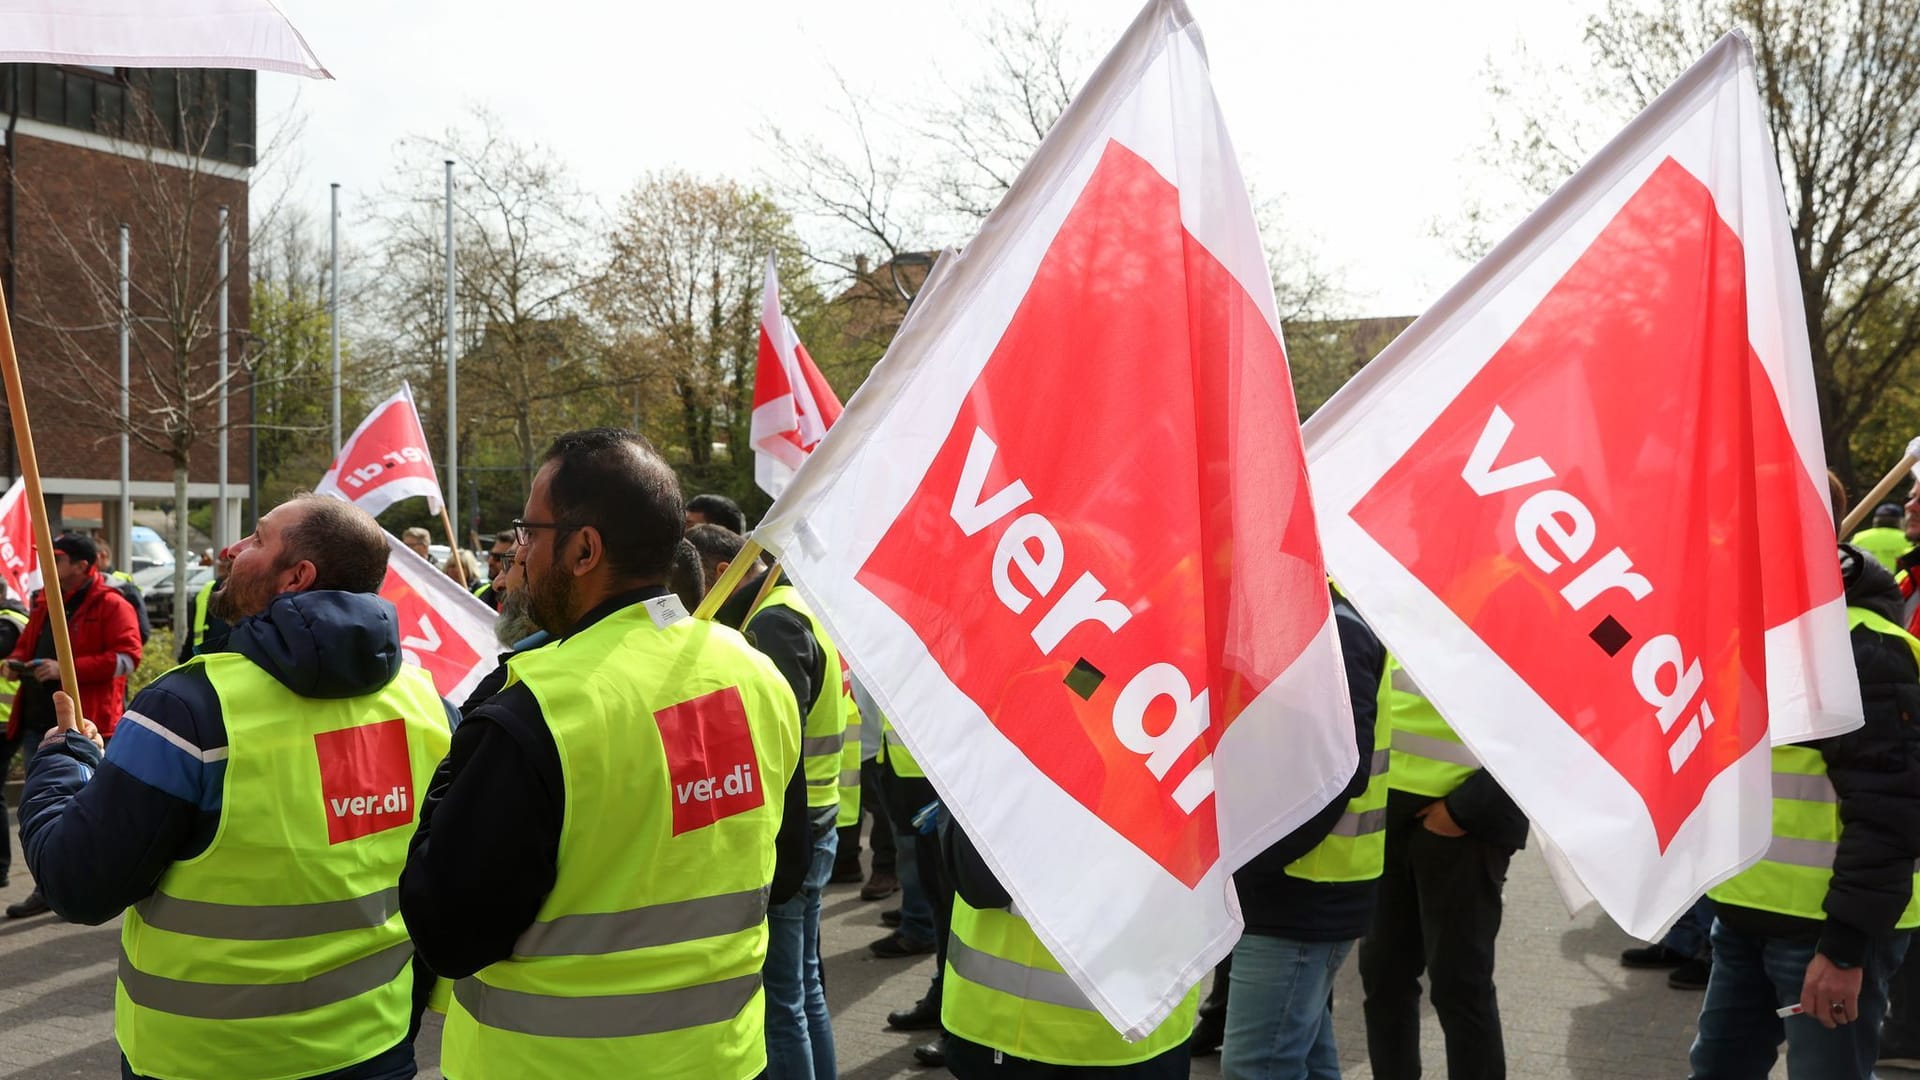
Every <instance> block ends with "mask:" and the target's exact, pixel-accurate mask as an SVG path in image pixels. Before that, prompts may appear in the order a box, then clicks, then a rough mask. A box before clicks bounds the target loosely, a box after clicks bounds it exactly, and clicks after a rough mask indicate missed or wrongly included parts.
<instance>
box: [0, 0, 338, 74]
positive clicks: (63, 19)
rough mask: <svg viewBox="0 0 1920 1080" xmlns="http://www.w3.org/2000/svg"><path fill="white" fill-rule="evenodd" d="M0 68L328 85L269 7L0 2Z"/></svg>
mask: <svg viewBox="0 0 1920 1080" xmlns="http://www.w3.org/2000/svg"><path fill="white" fill-rule="evenodd" d="M0 60H8V61H21V62H25V63H31V64H110V65H112V66H114V67H184V68H256V69H258V70H261V71H280V72H285V73H287V74H290V75H305V76H307V77H309V78H315V79H329V78H332V76H331V75H329V74H327V69H326V68H323V67H321V66H320V60H319V58H317V57H315V56H314V55H313V50H312V49H309V48H308V47H307V43H306V41H305V40H304V39H303V38H301V36H300V31H298V30H295V29H294V28H293V24H292V23H289V22H288V21H287V17H286V16H285V15H282V14H281V13H280V9H279V8H277V7H275V6H274V4H273V0H0Z"/></svg>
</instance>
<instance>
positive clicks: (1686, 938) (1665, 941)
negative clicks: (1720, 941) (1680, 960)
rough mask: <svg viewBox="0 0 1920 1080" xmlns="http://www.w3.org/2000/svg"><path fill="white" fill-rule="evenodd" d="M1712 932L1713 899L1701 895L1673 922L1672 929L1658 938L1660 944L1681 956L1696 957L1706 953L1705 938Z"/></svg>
mask: <svg viewBox="0 0 1920 1080" xmlns="http://www.w3.org/2000/svg"><path fill="white" fill-rule="evenodd" d="M1712 933H1713V901H1712V900H1710V899H1708V898H1707V897H1704V896H1703V897H1701V898H1700V899H1698V900H1695V901H1694V902H1693V906H1692V907H1690V908H1688V909H1687V913H1686V914H1685V915H1682V916H1680V918H1679V919H1678V920H1676V921H1675V922H1674V924H1673V929H1671V930H1669V931H1667V936H1666V937H1663V938H1661V939H1660V944H1662V945H1665V946H1666V947H1667V948H1669V949H1672V950H1673V951H1674V952H1677V953H1679V954H1680V955H1682V956H1691V957H1694V958H1696V959H1697V958H1699V957H1703V956H1705V955H1707V939H1708V937H1709V935H1711V934H1712Z"/></svg>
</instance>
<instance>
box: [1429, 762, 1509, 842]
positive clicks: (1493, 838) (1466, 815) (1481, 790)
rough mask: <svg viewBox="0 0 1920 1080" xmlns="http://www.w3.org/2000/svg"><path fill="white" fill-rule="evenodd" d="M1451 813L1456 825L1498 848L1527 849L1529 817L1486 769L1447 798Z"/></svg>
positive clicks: (1471, 775) (1461, 784) (1466, 780)
mask: <svg viewBox="0 0 1920 1080" xmlns="http://www.w3.org/2000/svg"><path fill="white" fill-rule="evenodd" d="M1447 813H1449V814H1451V815H1453V821H1454V824H1456V825H1458V826H1460V827H1461V828H1463V829H1465V830H1467V832H1468V833H1469V834H1471V835H1473V836H1475V837H1478V838H1479V839H1481V840H1485V841H1486V842H1487V843H1489V844H1492V845H1494V846H1495V847H1503V848H1506V849H1508V850H1509V851H1519V850H1520V849H1521V848H1523V847H1526V846H1527V815H1526V814H1525V813H1523V812H1522V811H1521V809H1520V806H1519V804H1518V803H1515V802H1514V801H1513V797H1512V796H1511V795H1508V794H1507V789H1506V788H1503V787H1501V786H1500V782H1499V781H1498V780H1495V779H1494V778H1493V774H1492V773H1490V772H1488V771H1487V770H1485V769H1481V770H1480V771H1478V772H1475V773H1472V774H1470V775H1468V777H1467V778H1466V779H1465V780H1462V781H1460V786H1459V787H1457V788H1454V789H1453V791H1452V792H1450V793H1449V794H1448V795H1447Z"/></svg>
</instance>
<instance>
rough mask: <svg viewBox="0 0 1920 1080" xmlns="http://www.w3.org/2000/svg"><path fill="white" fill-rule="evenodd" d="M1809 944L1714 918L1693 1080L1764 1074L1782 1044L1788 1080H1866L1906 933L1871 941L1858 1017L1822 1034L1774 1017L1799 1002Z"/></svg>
mask: <svg viewBox="0 0 1920 1080" xmlns="http://www.w3.org/2000/svg"><path fill="white" fill-rule="evenodd" d="M1813 946H1814V943H1813V942H1812V941H1793V940H1789V939H1785V938H1763V937H1753V936H1751V935H1748V934H1743V933H1741V932H1739V931H1738V930H1734V929H1732V928H1731V927H1729V926H1727V924H1726V923H1725V922H1722V921H1720V920H1719V919H1715V920H1714V923H1713V975H1712V977H1711V978H1709V980H1708V981H1707V997H1706V1000H1705V1001H1704V1002H1702V1003H1701V1005H1700V1034H1699V1035H1698V1036H1696V1037H1695V1038H1694V1040H1693V1052H1692V1054H1691V1055H1690V1060H1691V1064H1692V1066H1693V1080H1754V1078H1756V1077H1764V1076H1766V1075H1767V1073H1768V1071H1769V1070H1771V1069H1772V1068H1773V1063H1774V1061H1775V1060H1776V1059H1777V1058H1778V1057H1779V1053H1780V1043H1781V1042H1782V1041H1784V1042H1785V1043H1786V1044H1787V1076H1788V1077H1790V1078H1791V1080H1849V1078H1852V1080H1871V1078H1872V1076H1873V1063H1874V1060H1875V1059H1876V1058H1878V1057H1879V1055H1880V1018H1881V1017H1882V1016H1884V1015H1885V1014H1886V1011H1887V980H1888V979H1889V978H1891V977H1892V976H1893V973H1894V971H1895V970H1896V969H1897V968H1899V966H1900V959H1901V957H1903V956H1905V955H1906V952H1907V935H1906V934H1890V935H1888V936H1887V937H1884V938H1878V939H1875V940H1874V942H1873V944H1872V945H1870V946H1869V947H1868V949H1867V956H1866V962H1865V963H1864V964H1862V965H1861V967H1862V969H1863V971H1862V978H1861V980H1860V1015H1859V1017H1858V1018H1857V1019H1855V1020H1854V1021H1853V1022H1852V1023H1850V1024H1842V1025H1840V1026H1839V1027H1837V1028H1834V1029H1832V1030H1828V1029H1827V1028H1826V1027H1824V1026H1822V1025H1821V1023H1820V1021H1818V1020H1815V1019H1814V1018H1812V1017H1810V1016H1794V1017H1789V1018H1787V1019H1786V1020H1782V1019H1780V1018H1779V1017H1777V1016H1775V1015H1774V1014H1773V1011H1774V1010H1775V1009H1778V1008H1780V1007H1781V1006H1783V1005H1792V1004H1794V1003H1796V1002H1798V1001H1799V1000H1800V987H1801V984H1802V983H1803V982H1805V980H1806V976H1807V964H1808V963H1810V962H1811V961H1812V960H1813V951H1814V948H1813Z"/></svg>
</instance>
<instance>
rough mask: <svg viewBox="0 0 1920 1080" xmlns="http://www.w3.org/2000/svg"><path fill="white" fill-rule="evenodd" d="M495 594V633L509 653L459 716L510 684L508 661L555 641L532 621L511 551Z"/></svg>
mask: <svg viewBox="0 0 1920 1080" xmlns="http://www.w3.org/2000/svg"><path fill="white" fill-rule="evenodd" d="M502 535H503V536H505V537H507V538H509V539H511V538H512V536H513V534H512V533H504V534H502ZM492 596H493V599H494V600H495V601H496V602H497V603H498V605H499V608H498V610H497V611H496V612H495V613H494V617H493V636H494V638H495V639H497V640H498V641H499V642H500V646H501V648H503V649H505V650H506V652H503V653H501V654H500V663H499V665H498V666H497V667H495V668H494V669H493V670H492V671H490V672H488V673H487V675H486V677H485V678H483V679H481V680H480V681H479V682H478V683H475V684H474V687H473V692H472V693H470V694H468V695H467V700H465V701H463V702H461V703H460V715H461V716H462V717H463V718H464V717H467V716H471V715H472V714H473V710H475V709H477V708H479V707H480V706H481V705H484V704H485V703H486V702H487V700H488V699H489V698H491V697H493V695H495V694H497V693H499V692H500V689H501V688H502V687H504V686H506V685H507V661H509V660H512V659H513V658H514V657H516V656H518V655H520V654H521V653H523V652H526V651H527V650H529V649H537V648H539V647H540V646H542V645H545V644H546V643H547V642H549V641H552V640H553V635H552V634H549V633H547V632H546V631H545V630H542V629H540V626H539V624H537V623H535V622H534V621H533V608H532V605H531V604H530V603H529V601H528V599H527V582H526V575H525V574H524V573H523V572H522V571H521V569H520V563H519V562H518V561H517V560H515V559H514V557H513V552H512V551H511V550H509V551H508V552H507V555H506V572H505V573H502V574H501V575H500V576H499V577H497V578H494V579H493V594H492Z"/></svg>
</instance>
